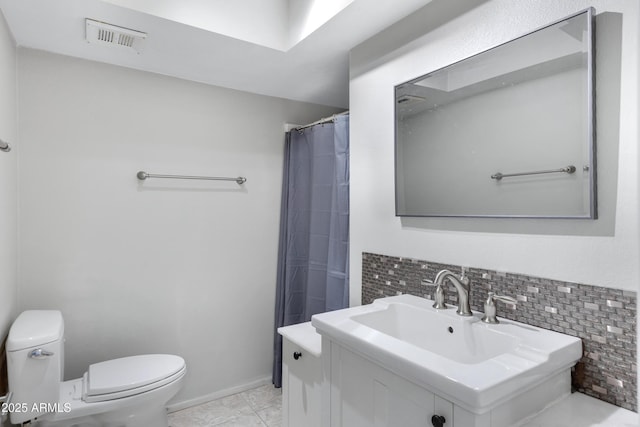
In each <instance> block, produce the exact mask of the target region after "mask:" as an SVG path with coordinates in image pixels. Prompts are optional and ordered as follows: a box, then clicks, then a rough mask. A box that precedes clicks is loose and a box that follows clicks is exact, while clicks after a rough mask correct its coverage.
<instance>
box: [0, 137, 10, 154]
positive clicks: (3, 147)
mask: <svg viewBox="0 0 640 427" xmlns="http://www.w3.org/2000/svg"><path fill="white" fill-rule="evenodd" d="M0 150H1V151H4V152H5V153H8V152H9V151H11V146H10V145H9V143H8V142H4V141H3V140H1V139H0Z"/></svg>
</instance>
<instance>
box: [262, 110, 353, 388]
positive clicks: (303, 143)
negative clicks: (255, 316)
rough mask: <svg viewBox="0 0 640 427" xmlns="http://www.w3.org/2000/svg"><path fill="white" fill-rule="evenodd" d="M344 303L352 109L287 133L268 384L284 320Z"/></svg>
mask: <svg viewBox="0 0 640 427" xmlns="http://www.w3.org/2000/svg"><path fill="white" fill-rule="evenodd" d="M348 305H349V116H348V115H347V114H343V115H339V116H335V118H334V120H333V121H332V122H329V123H324V124H318V125H315V126H312V127H309V128H306V129H304V130H300V131H298V130H292V131H290V132H288V133H287V135H286V142H285V161H284V176H283V183H282V205H281V214H280V244H279V248H278V275H277V284H276V311H275V329H276V330H275V331H274V362H273V384H274V385H275V386H276V387H281V385H282V337H281V336H280V335H279V334H278V332H277V329H278V328H279V327H281V326H287V325H293V324H296V323H301V322H306V321H308V320H310V319H311V316H312V315H314V314H316V313H323V312H325V311H331V310H337V309H341V308H345V307H347V306H348Z"/></svg>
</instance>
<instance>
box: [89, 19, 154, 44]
mask: <svg viewBox="0 0 640 427" xmlns="http://www.w3.org/2000/svg"><path fill="white" fill-rule="evenodd" d="M86 23H87V34H86V37H87V42H89V43H93V44H101V45H103V46H104V45H106V46H114V47H118V48H121V49H128V50H130V51H132V52H136V53H140V52H142V45H143V44H144V41H145V39H146V38H147V33H143V32H140V31H135V30H130V29H128V28H123V27H118V26H116V25H111V24H107V23H104V22H100V21H94V20H93V19H89V18H87V19H86Z"/></svg>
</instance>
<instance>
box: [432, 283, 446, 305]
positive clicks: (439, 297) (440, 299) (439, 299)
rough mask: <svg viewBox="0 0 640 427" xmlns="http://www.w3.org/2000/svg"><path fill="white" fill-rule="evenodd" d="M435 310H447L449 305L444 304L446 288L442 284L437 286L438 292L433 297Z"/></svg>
mask: <svg viewBox="0 0 640 427" xmlns="http://www.w3.org/2000/svg"><path fill="white" fill-rule="evenodd" d="M433 300H434V303H433V308H435V309H436V310H444V309H445V308H447V304H445V302H444V288H443V287H442V285H441V284H440V283H438V285H437V286H436V290H435V293H434V297H433Z"/></svg>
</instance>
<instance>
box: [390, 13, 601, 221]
mask: <svg viewBox="0 0 640 427" xmlns="http://www.w3.org/2000/svg"><path fill="white" fill-rule="evenodd" d="M592 19H593V10H592V9H587V10H585V11H583V12H581V13H579V14H576V15H573V16H571V17H568V18H566V19H564V20H562V21H559V22H557V23H554V24H552V25H549V26H547V27H544V28H542V29H539V30H537V31H534V32H532V33H529V34H527V35H525V36H522V37H520V38H517V39H515V40H512V41H510V42H507V43H504V44H502V45H499V46H497V47H495V48H492V49H489V50H487V51H485V52H482V53H479V54H477V55H475V56H472V57H470V58H467V59H464V60H462V61H460V62H456V63H454V64H452V65H449V66H447V67H445V68H442V69H440V70H437V71H435V72H432V73H430V74H427V75H424V76H422V77H419V78H417V79H414V80H412V81H409V82H406V83H403V84H400V85H398V86H396V88H395V108H396V214H397V215H398V216H461V217H467V216H471V217H478V216H479V217H482V216H487V217H549V218H596V203H595V149H594V147H595V145H594V144H595V143H594V123H593V120H594V119H593V105H594V104H593V66H592V64H593V33H592Z"/></svg>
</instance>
